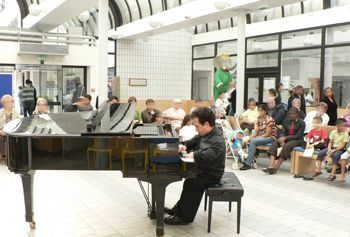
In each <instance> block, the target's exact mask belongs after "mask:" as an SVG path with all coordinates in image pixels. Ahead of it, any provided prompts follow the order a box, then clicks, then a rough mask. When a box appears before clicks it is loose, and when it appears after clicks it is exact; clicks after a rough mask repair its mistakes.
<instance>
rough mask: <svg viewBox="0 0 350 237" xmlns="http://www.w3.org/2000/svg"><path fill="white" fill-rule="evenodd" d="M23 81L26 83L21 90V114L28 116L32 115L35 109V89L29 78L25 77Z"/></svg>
mask: <svg viewBox="0 0 350 237" xmlns="http://www.w3.org/2000/svg"><path fill="white" fill-rule="evenodd" d="M25 83H26V85H25V87H24V88H23V91H22V101H23V114H24V117H28V116H32V115H33V112H34V110H35V104H36V89H35V87H34V86H33V82H32V81H31V80H29V79H27V80H26V82H25Z"/></svg>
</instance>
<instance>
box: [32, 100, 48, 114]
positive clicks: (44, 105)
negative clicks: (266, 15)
mask: <svg viewBox="0 0 350 237" xmlns="http://www.w3.org/2000/svg"><path fill="white" fill-rule="evenodd" d="M48 113H49V104H48V102H47V100H46V99H45V98H39V99H38V100H37V101H36V110H35V111H34V113H33V114H35V115H39V114H48Z"/></svg>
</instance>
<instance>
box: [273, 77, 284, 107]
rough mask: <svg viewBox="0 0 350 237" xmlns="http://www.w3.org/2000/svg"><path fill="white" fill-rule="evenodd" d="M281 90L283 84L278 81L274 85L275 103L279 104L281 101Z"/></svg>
mask: <svg viewBox="0 0 350 237" xmlns="http://www.w3.org/2000/svg"><path fill="white" fill-rule="evenodd" d="M283 90H284V87H283V84H282V83H280V82H278V83H277V86H276V98H275V101H276V105H279V104H281V103H282V95H281V93H282V92H283Z"/></svg>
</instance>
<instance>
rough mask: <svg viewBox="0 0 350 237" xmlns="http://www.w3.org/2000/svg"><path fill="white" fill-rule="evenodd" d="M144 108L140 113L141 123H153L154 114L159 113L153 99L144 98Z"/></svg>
mask: <svg viewBox="0 0 350 237" xmlns="http://www.w3.org/2000/svg"><path fill="white" fill-rule="evenodd" d="M146 107H147V108H146V109H145V110H144V111H142V113H141V119H142V121H143V123H154V121H155V114H156V113H158V114H161V113H160V111H159V110H158V109H156V105H155V102H154V100H153V99H147V100H146Z"/></svg>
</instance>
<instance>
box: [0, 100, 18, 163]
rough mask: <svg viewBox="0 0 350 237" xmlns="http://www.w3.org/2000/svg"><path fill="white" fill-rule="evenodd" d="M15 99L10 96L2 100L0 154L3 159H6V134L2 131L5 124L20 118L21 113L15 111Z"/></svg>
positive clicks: (0, 111) (0, 110)
mask: <svg viewBox="0 0 350 237" xmlns="http://www.w3.org/2000/svg"><path fill="white" fill-rule="evenodd" d="M13 103H14V99H13V98H12V96H10V95H4V96H3V97H2V98H1V105H2V106H3V108H2V109H0V153H1V158H5V136H6V133H5V132H4V131H2V129H3V128H4V126H5V124H7V123H8V122H10V121H11V120H14V119H18V118H19V117H20V115H19V113H17V111H16V110H14V109H13Z"/></svg>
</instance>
